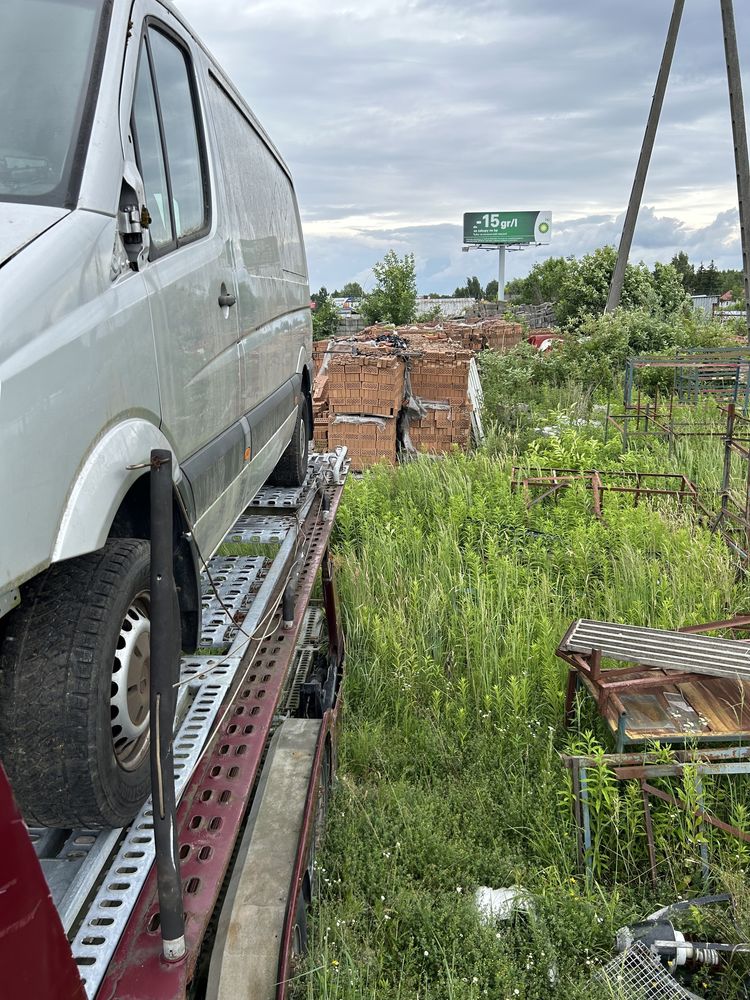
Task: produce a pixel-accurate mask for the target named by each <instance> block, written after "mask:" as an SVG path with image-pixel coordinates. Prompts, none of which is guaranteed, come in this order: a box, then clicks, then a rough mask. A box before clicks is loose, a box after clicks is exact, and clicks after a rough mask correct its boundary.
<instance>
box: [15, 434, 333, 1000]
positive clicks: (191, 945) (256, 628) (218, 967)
mask: <svg viewBox="0 0 750 1000" xmlns="http://www.w3.org/2000/svg"><path fill="white" fill-rule="evenodd" d="M347 471H348V462H347V457H346V450H345V449H339V450H338V452H336V453H335V454H329V455H316V456H313V457H312V458H311V460H310V463H309V468H308V474H307V478H306V480H305V483H304V485H303V486H302V487H300V488H298V489H281V488H275V487H271V486H266V487H264V489H263V490H262V491H261V492H260V493H259V494H258V496H257V497H256V498H255V499H254V500H253V502H252V504H251V505H250V506H249V507H248V508H247V510H246V511H245V513H244V514H243V515H242V516H241V517H240V519H239V520H238V522H237V524H236V525H235V527H234V528H233V529H232V531H231V532H230V533H229V535H228V536H227V539H226V540H227V542H229V543H230V546H229V547H230V549H231V548H232V547H235V548H237V547H240V545H234V546H232V544H231V543H244V546H243V547H245V548H248V549H251V550H252V551H254V552H260V553H261V554H259V555H244V554H242V555H218V556H216V557H214V558H213V559H212V560H211V561H210V563H209V565H208V568H207V570H206V571H205V572H204V580H203V633H202V639H201V648H202V649H203V650H204V651H206V650H207V651H208V652H209V654H210V655H199V656H188V657H184V658H183V659H182V664H181V671H180V680H179V683H177V684H175V683H174V679H173V677H174V674H173V667H174V662H173V661H174V658H175V657H174V653H173V651H171V650H169V649H166V648H162V646H163V645H164V642H163V637H164V636H166V635H169V630H168V628H165V627H164V626H165V623H166V624H167V625H168V621H169V620H168V616H169V615H172V614H174V613H175V609H174V599H173V586H174V584H173V579H172V472H171V455H170V453H169V452H166V451H155V452H153V453H152V455H151V463H150V480H151V484H150V488H151V512H152V517H151V524H152V528H151V601H152V604H151V611H152V634H151V692H150V705H151V723H150V725H151V751H150V752H151V776H152V781H151V787H152V795H151V798H150V799H149V800H148V801H147V802H146V804H145V805H144V806H143V808H142V809H141V811H140V813H139V814H138V816H137V817H136V819H135V820H134V822H133V823H132V824H131V825H130V826H129V827H127V828H126V829H122V830H52V829H28V828H27V826H26V824H25V823H24V822H23V820H22V818H21V816H20V814H19V812H18V809H17V807H16V805H15V802H14V799H13V795H12V790H11V787H10V784H9V782H8V780H7V777H6V775H5V772H4V771H3V770H2V767H0V970H1V974H0V997H2V998H3V1000H5V998H7V1000H86V998H88V1000H93V998H94V997H96V998H97V1000H178V998H180V1000H181V998H190V1000H193V998H204V997H205V998H207V1000H228V998H233V1000H238V998H242V1000H281V998H283V997H285V996H287V984H288V982H289V980H290V978H291V977H292V976H293V975H294V969H295V960H296V959H298V958H299V957H300V956H301V955H302V954H303V953H304V951H305V947H306V938H307V907H308V904H309V902H310V899H311V895H312V893H313V890H314V883H315V876H314V865H313V862H314V856H315V851H316V847H317V846H318V843H319V839H320V836H321V832H322V827H323V824H324V821H325V813H326V807H327V802H328V793H329V789H330V783H331V778H332V773H333V770H334V765H335V758H336V727H337V720H338V708H339V704H338V694H339V689H340V685H341V681H342V677H343V667H344V643H343V635H342V632H341V629H340V626H339V622H338V617H337V611H336V597H335V588H334V581H333V568H332V563H331V559H330V556H329V550H328V544H329V538H330V534H331V529H332V526H333V521H334V518H335V514H336V510H337V508H338V505H339V501H340V499H341V494H342V492H343V488H344V482H345V479H346V474H347ZM318 571H320V574H321V588H320V590H321V594H322V601H321V602H320V603H318V602H316V601H311V597H312V593H313V587H314V584H315V581H316V578H317V575H318ZM170 661H172V662H170ZM172 734H173V735H172Z"/></svg>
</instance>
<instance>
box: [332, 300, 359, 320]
mask: <svg viewBox="0 0 750 1000" xmlns="http://www.w3.org/2000/svg"><path fill="white" fill-rule="evenodd" d="M331 301H332V302H333V304H334V306H335V307H336V309H337V310H338V313H339V315H340V316H349V315H350V314H352V313H358V312H359V306H360V300H359V299H355V298H354V296H353V295H349V296H347V297H346V298H341V297H339V296H336V298H334V299H331Z"/></svg>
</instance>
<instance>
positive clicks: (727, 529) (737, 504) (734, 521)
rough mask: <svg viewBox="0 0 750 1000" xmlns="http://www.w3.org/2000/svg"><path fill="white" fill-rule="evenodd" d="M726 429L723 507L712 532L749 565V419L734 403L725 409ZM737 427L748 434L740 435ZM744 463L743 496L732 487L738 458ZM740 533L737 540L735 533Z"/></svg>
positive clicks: (722, 485)
mask: <svg viewBox="0 0 750 1000" xmlns="http://www.w3.org/2000/svg"><path fill="white" fill-rule="evenodd" d="M725 412H726V415H727V426H726V433H725V436H724V469H723V473H722V481H721V507H720V508H719V512H718V514H717V515H716V517H715V518H714V520H713V521H712V523H711V529H712V530H713V531H720V532H721V533H722V535H723V536H724V539H725V541H726V542H727V544H728V545H729V546H730V547H731V548H732V550H733V551H734V552H736V553H737V555H739V556H740V558H741V559H742V560H743V562H747V561H748V560H750V418H748V417H746V416H742V415H740V414H739V413H737V411H736V409H735V406H734V403H730V404H729V406H728V407H727V408H726V411H725ZM738 425H739V426H740V427H741V428H742V430H743V431H744V432H745V433H744V434H743V435H742V436H739V435H738V434H737V433H736V431H737V428H738ZM737 458H739V459H740V460H741V461H742V462H744V463H745V469H744V471H743V473H742V476H741V478H742V483H743V487H744V489H743V494H742V495H741V496H740V495H738V494H737V492H736V491H735V489H734V488H733V483H732V474H733V470H734V465H735V459H737ZM736 531H739V532H740V540H739V541H738V539H737V537H736V535H735V534H734V532H736Z"/></svg>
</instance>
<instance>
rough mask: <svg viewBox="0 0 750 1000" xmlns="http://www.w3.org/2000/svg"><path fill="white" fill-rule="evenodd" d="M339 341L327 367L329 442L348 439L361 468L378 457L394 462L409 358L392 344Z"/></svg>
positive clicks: (351, 455)
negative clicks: (405, 361)
mask: <svg viewBox="0 0 750 1000" xmlns="http://www.w3.org/2000/svg"><path fill="white" fill-rule="evenodd" d="M336 346H337V347H338V350H335V349H334V350H333V351H332V352H331V355H330V360H329V363H328V372H327V374H328V379H327V386H326V389H327V398H328V428H327V430H328V447H329V448H330V449H334V448H337V447H338V446H339V445H345V446H346V447H347V448H348V449H349V458H350V460H351V463H352V468H353V469H355V470H358V471H361V470H362V469H366V468H368V467H369V466H371V465H374V464H375V462H378V461H386V462H389V463H390V464H395V461H396V424H397V422H398V414H399V411H400V410H401V405H402V403H403V400H404V372H405V367H406V366H405V363H404V360H403V358H401V357H398V356H397V355H395V354H394V353H393V348H392V347H390V346H389V345H383V346H382V347H381V346H370V345H362V346H361V347H360V346H355V347H354V351H352V347H351V345H349V344H343V343H340V344H338V345H336Z"/></svg>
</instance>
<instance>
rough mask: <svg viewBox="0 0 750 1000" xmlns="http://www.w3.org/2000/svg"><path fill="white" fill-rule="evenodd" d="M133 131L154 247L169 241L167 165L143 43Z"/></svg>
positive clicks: (170, 230) (170, 228)
mask: <svg viewBox="0 0 750 1000" xmlns="http://www.w3.org/2000/svg"><path fill="white" fill-rule="evenodd" d="M133 132H134V133H135V137H136V146H137V149H138V166H139V168H140V171H141V177H142V178H143V186H144V188H145V191H146V207H147V208H148V211H149V214H150V216H151V227H150V233H151V244H152V246H154V247H155V248H157V249H160V248H162V247H165V246H169V244H170V243H172V241H173V236H172V213H171V211H170V207H169V188H168V186H167V169H166V166H165V163H164V149H163V147H162V143H161V133H160V131H159V113H158V110H157V107H156V96H155V94H154V87H153V83H152V80H151V68H150V66H149V62H148V52H147V50H146V46H145V45H144V46H143V48H142V49H141V55H140V59H139V61H138V80H137V82H136V85H135V100H134V102H133Z"/></svg>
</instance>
